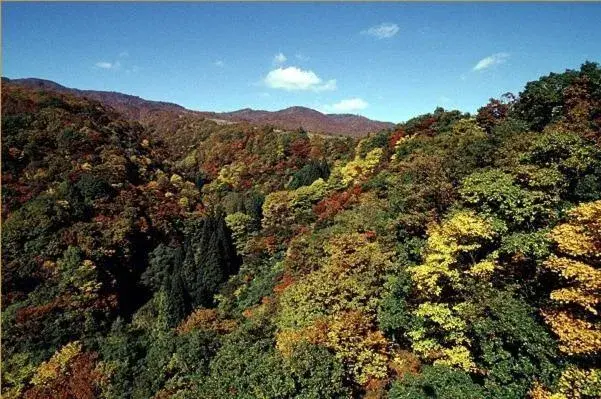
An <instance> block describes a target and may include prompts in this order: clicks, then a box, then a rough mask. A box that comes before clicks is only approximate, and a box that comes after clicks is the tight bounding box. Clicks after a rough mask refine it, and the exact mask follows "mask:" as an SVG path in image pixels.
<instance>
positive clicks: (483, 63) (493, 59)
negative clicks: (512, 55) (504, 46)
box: [472, 53, 509, 71]
mask: <svg viewBox="0 0 601 399" xmlns="http://www.w3.org/2000/svg"><path fill="white" fill-rule="evenodd" d="M508 58H509V54H508V53H496V54H493V55H489V56H488V57H486V58H482V59H481V60H480V61H478V63H477V64H476V66H474V68H473V69H472V70H473V71H481V70H483V69H486V68H490V67H491V66H493V65H498V64H502V63H504V62H505V61H507V59H508Z"/></svg>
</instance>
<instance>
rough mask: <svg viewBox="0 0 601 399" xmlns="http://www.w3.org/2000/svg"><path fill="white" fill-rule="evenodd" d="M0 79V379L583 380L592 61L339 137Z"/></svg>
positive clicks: (598, 336) (243, 383) (166, 393)
mask: <svg viewBox="0 0 601 399" xmlns="http://www.w3.org/2000/svg"><path fill="white" fill-rule="evenodd" d="M2 89H3V90H2V202H3V204H2V205H3V212H2V269H1V272H2V397H5V396H6V397H7V398H23V399H31V398H39V399H49V398H76V399H93V398H132V399H143V398H144V399H146V398H153V399H164V398H173V399H175V398H209V399H222V398H239V399H250V398H266V399H282V398H299V399H300V398H331V399H334V398H391V399H401V398H417V399H434V398H438V399H456V398H469V399H493V398H494V399H497V398H507V399H521V398H532V399H576V398H578V399H593V398H599V397H601V383H600V381H601V365H600V364H599V359H601V317H600V316H599V314H600V312H601V258H600V257H599V254H601V223H600V221H601V123H600V122H601V118H600V117H601V68H600V67H599V65H598V64H594V63H586V64H584V65H582V66H581V68H580V69H579V70H568V71H565V72H563V73H558V74H550V75H548V76H544V77H541V78H540V79H538V80H536V81H533V82H529V83H527V84H526V86H525V89H524V90H523V91H522V92H521V93H520V94H519V96H517V97H513V96H506V97H504V98H501V99H492V100H491V101H490V102H489V103H488V104H486V105H484V106H483V107H481V108H480V109H479V110H478V112H477V114H476V115H469V114H464V113H461V112H459V111H447V110H443V109H441V108H439V109H436V110H434V111H433V112H432V113H429V114H425V115H420V116H417V117H415V118H413V119H411V120H409V121H407V122H406V123H403V124H401V125H398V126H396V127H395V128H394V129H391V130H387V131H382V132H380V133H377V134H373V135H370V136H369V137H365V138H362V139H360V140H355V139H352V138H350V137H324V136H321V135H310V134H307V132H303V131H290V132H281V131H277V130H276V129H273V128H271V127H257V126H254V125H251V124H248V123H237V124H234V125H220V124H218V123H215V122H212V121H209V120H198V119H195V118H194V117H190V118H189V119H188V117H187V116H184V117H182V118H179V120H184V121H185V122H184V123H183V124H182V125H181V126H176V127H177V138H178V140H181V141H180V142H179V144H180V145H179V146H175V145H173V144H171V143H168V142H166V141H163V140H162V139H160V138H159V137H158V136H156V135H155V133H156V132H153V131H152V127H151V126H149V125H144V124H141V123H138V122H136V121H132V120H129V119H128V118H125V117H124V116H123V115H121V114H119V113H118V112H116V111H115V110H114V109H113V108H110V107H108V106H105V105H103V104H102V103H100V102H97V101H94V100H91V99H88V98H82V97H81V96H75V95H73V94H72V93H60V92H57V91H56V90H45V89H42V90H40V89H37V88H35V89H34V88H28V87H24V86H23V85H19V84H12V83H11V82H4V84H3V88H2ZM184 140H186V141H184Z"/></svg>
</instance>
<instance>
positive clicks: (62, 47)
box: [2, 3, 601, 122]
mask: <svg viewBox="0 0 601 399" xmlns="http://www.w3.org/2000/svg"><path fill="white" fill-rule="evenodd" d="M2 19H3V20H2V68H3V69H2V74H3V76H7V77H9V78H22V77H38V78H44V79H50V80H53V81H56V82H58V83H60V84H63V85H65V86H68V87H76V88H80V89H95V90H111V91H120V92H124V93H128V94H134V95H138V96H141V97H143V98H147V99H152V100H163V101H171V102H175V103H178V104H181V105H183V106H185V107H188V108H191V109H196V110H210V111H231V110H235V109H240V108H246V107H249V108H254V109H267V110H277V109H282V108H285V107H288V106H293V105H303V106H308V107H312V108H315V109H318V110H320V111H324V112H338V113H346V112H349V113H358V114H361V115H365V116H367V117H370V118H374V119H380V120H388V121H393V122H400V121H403V120H406V119H408V118H410V117H412V116H416V115H419V114H423V113H426V112H431V111H432V110H434V108H435V107H436V106H439V105H440V106H443V107H445V108H456V109H460V110H463V111H468V112H473V111H475V110H476V109H477V108H478V107H479V106H481V105H483V104H485V103H486V102H487V100H488V99H489V98H490V97H498V96H499V95H501V94H503V93H505V92H508V91H512V92H515V93H517V92H519V91H520V90H521V89H522V88H523V86H524V84H525V83H526V82H527V81H530V80H534V79H537V78H538V77H539V76H541V75H546V74H548V73H549V72H552V71H553V72H562V71H564V70H565V69H566V68H572V69H574V68H578V67H579V66H580V64H581V63H582V62H584V61H585V60H590V61H596V62H600V61H601V29H600V28H599V21H601V4H590V3H589V4H587V3H576V4H574V3H572V4H568V3H565V4H556V3H546V4H541V3H531V4H527V3H521V4H515V3H514V4H508V3H505V4H489V3H454V4H445V3H434V4H424V3H421V4H420V3H346V4H340V3H271V4H269V3H121V4H120V3H38V4H36V3H33V4H32V3H4V4H3V5H2Z"/></svg>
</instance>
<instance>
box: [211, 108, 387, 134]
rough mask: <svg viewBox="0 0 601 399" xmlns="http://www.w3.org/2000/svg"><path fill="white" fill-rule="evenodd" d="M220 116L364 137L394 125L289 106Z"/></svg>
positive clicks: (356, 116) (348, 115)
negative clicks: (273, 109)
mask: <svg viewBox="0 0 601 399" xmlns="http://www.w3.org/2000/svg"><path fill="white" fill-rule="evenodd" d="M218 115H219V117H220V118H222V119H228V120H235V121H246V122H250V123H255V124H261V125H274V126H280V127H283V128H285V129H296V128H299V127H302V128H304V129H305V130H307V131H310V132H325V133H331V134H340V135H350V136H365V135H366V134H368V133H370V132H377V131H380V130H383V129H390V128H392V127H394V124H393V123H389V122H380V121H374V120H371V119H368V118H365V117H363V116H360V115H350V114H344V115H338V114H322V113H321V112H319V111H316V110H314V109H311V108H306V107H290V108H286V109H283V110H280V111H275V112H270V111H258V110H257V111H256V110H252V109H248V108H246V109H242V110H239V111H234V112H226V113H221V114H218Z"/></svg>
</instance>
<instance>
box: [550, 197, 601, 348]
mask: <svg viewBox="0 0 601 399" xmlns="http://www.w3.org/2000/svg"><path fill="white" fill-rule="evenodd" d="M550 236H551V238H552V239H553V240H554V241H555V242H556V244H557V254H556V255H552V256H551V257H550V258H549V259H548V260H547V261H546V262H545V263H544V267H546V268H547V269H549V270H551V271H553V272H555V273H557V274H558V275H559V276H560V278H561V280H562V282H563V284H562V287H560V288H558V289H556V290H554V291H553V292H551V299H553V300H554V301H556V302H557V305H558V306H557V308H556V309H553V310H547V311H545V312H544V317H545V320H546V322H547V323H548V324H549V326H550V327H551V329H552V330H553V331H554V332H555V334H557V336H558V338H559V342H560V349H561V350H562V351H563V352H565V353H567V354H569V355H598V354H599V353H600V352H601V319H600V318H599V305H600V304H601V269H600V268H601V201H595V202H591V203H587V204H582V205H580V206H578V207H576V208H575V209H573V210H572V211H571V212H570V214H569V220H568V221H567V222H566V223H563V224H560V225H558V226H557V227H555V228H554V229H553V230H552V231H551V233H550Z"/></svg>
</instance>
